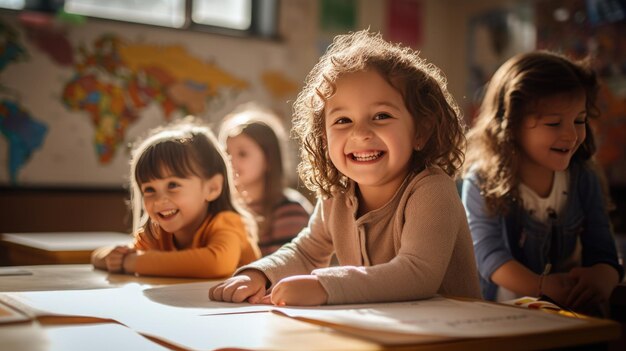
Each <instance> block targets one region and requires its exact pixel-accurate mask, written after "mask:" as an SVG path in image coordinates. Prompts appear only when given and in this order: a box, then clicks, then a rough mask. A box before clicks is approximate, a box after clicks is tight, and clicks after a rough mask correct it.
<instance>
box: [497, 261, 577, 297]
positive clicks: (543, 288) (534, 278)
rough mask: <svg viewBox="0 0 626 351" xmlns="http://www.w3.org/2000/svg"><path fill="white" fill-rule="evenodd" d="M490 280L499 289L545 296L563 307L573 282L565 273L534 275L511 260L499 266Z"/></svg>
mask: <svg viewBox="0 0 626 351" xmlns="http://www.w3.org/2000/svg"><path fill="white" fill-rule="evenodd" d="M491 280H492V281H493V282H494V283H496V284H498V285H499V286H501V287H504V288H506V289H508V290H511V291H513V292H514V293H516V294H518V295H522V296H540V295H547V296H549V297H550V298H551V299H553V300H554V301H556V302H557V303H559V304H562V305H565V303H566V301H567V297H568V294H569V292H570V291H571V289H572V287H574V283H575V282H574V280H573V279H572V278H570V277H569V276H568V275H567V274H565V273H556V274H550V275H546V276H543V277H542V276H541V274H535V273H534V272H532V271H531V270H530V269H528V268H526V267H525V266H524V265H522V264H521V263H519V262H518V261H515V260H511V261H508V262H507V263H505V264H503V265H502V266H500V267H499V268H498V269H496V271H495V272H494V273H493V274H492V275H491Z"/></svg>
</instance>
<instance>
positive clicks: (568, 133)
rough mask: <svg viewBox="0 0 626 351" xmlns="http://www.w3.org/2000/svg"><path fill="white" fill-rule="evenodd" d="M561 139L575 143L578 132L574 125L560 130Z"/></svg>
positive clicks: (565, 126)
mask: <svg viewBox="0 0 626 351" xmlns="http://www.w3.org/2000/svg"><path fill="white" fill-rule="evenodd" d="M561 139H563V140H566V141H575V140H576V139H578V131H577V130H576V126H575V125H573V124H572V125H564V127H563V129H562V130H561Z"/></svg>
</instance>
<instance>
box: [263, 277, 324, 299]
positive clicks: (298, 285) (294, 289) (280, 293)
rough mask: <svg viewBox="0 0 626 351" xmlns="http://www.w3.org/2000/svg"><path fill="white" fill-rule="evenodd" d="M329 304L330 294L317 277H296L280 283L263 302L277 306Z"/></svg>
mask: <svg viewBox="0 0 626 351" xmlns="http://www.w3.org/2000/svg"><path fill="white" fill-rule="evenodd" d="M327 302H328V293H327V292H326V290H325V289H324V287H323V286H322V284H321V283H320V281H319V279H318V277H317V276H315V275H294V276H291V277H287V278H285V279H283V280H281V281H279V282H278V283H277V284H276V286H274V288H273V289H272V293H271V294H270V295H267V296H265V297H264V298H263V300H261V303H267V304H269V303H271V304H274V305H277V306H285V305H291V306H317V305H323V304H326V303H327Z"/></svg>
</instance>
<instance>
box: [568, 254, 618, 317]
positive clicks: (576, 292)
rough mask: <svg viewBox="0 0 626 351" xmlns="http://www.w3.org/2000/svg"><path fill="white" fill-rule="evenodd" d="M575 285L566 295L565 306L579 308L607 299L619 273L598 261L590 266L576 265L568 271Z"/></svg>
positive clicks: (600, 302)
mask: <svg viewBox="0 0 626 351" xmlns="http://www.w3.org/2000/svg"><path fill="white" fill-rule="evenodd" d="M569 276H570V277H571V278H572V279H575V280H576V285H575V286H574V287H573V288H572V289H571V292H570V293H569V295H568V296H567V302H566V305H567V306H571V307H572V308H580V307H585V306H591V305H598V304H603V303H606V302H608V301H609V297H611V293H612V292H613V289H614V288H615V286H616V285H617V283H618V282H619V275H618V273H617V271H616V270H615V268H613V267H612V266H610V265H607V264H603V263H599V264H596V265H593V266H591V267H576V268H574V269H572V270H571V271H570V273H569Z"/></svg>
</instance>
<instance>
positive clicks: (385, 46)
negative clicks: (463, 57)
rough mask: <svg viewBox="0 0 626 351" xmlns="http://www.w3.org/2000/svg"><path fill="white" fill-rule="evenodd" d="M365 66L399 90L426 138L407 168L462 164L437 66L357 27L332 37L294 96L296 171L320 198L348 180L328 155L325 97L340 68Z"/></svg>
mask: <svg viewBox="0 0 626 351" xmlns="http://www.w3.org/2000/svg"><path fill="white" fill-rule="evenodd" d="M367 69H374V70H376V71H377V72H379V73H380V74H381V75H382V76H383V77H384V78H385V79H386V80H387V82H388V83H389V84H390V85H391V86H393V87H394V88H395V89H396V90H398V92H400V94H401V95H402V97H403V99H404V102H405V105H406V107H407V110H408V111H409V112H410V113H411V115H412V116H413V119H414V121H415V126H416V130H417V136H418V137H421V138H423V139H424V140H426V142H425V144H424V146H423V148H422V149H421V150H420V151H419V152H418V151H414V152H413V157H412V159H411V166H410V167H409V169H410V171H413V172H415V171H419V170H421V169H423V168H424V167H430V166H438V167H440V168H441V169H443V170H444V171H445V172H446V173H447V174H449V175H450V176H454V175H455V173H456V172H457V171H458V169H459V168H460V167H461V165H462V164H463V158H464V146H465V136H464V128H465V127H464V123H463V120H462V117H461V112H460V110H459V108H458V106H457V104H456V102H455V101H454V99H453V98H452V95H450V93H449V92H448V90H447V88H446V86H447V82H446V79H445V77H444V76H443V74H442V72H441V71H440V70H439V69H438V68H437V67H435V66H434V65H433V64H431V63H427V62H426V61H425V60H424V59H422V58H420V57H419V55H418V53H417V52H415V51H413V50H411V49H410V48H407V47H403V46H401V45H400V44H393V43H390V42H387V41H385V40H384V39H383V38H382V35H381V34H380V33H370V32H369V31H367V30H362V31H359V32H355V33H350V34H346V35H339V36H336V37H335V39H334V41H333V43H332V44H331V45H330V47H329V48H328V50H327V51H326V53H325V54H324V55H323V56H322V57H321V58H320V60H319V62H318V63H317V64H316V65H315V66H314V67H313V69H312V70H311V72H310V73H309V75H308V76H307V79H306V82H305V86H304V88H303V89H302V91H301V92H300V94H299V95H298V98H297V99H296V101H295V102H294V105H293V108H294V115H293V130H292V131H293V134H294V135H295V137H296V138H297V139H298V140H299V141H300V142H301V145H302V147H301V148H300V154H301V157H302V161H301V162H300V164H299V166H298V172H299V174H300V177H301V178H302V180H303V181H304V183H305V185H306V186H307V187H308V188H309V189H310V190H312V191H315V192H317V194H318V195H320V196H322V197H324V198H326V197H331V196H332V194H333V192H335V191H339V190H344V189H346V187H347V186H348V179H347V177H345V176H344V175H343V174H341V173H340V172H339V170H338V169H337V168H336V167H335V166H334V165H333V163H332V162H331V160H330V157H329V155H328V151H327V142H326V131H325V125H324V112H325V111H324V110H325V103H326V101H327V100H328V99H329V98H330V97H331V96H332V95H333V94H334V92H335V90H336V85H335V82H336V81H337V79H339V78H340V77H341V76H342V75H343V74H346V73H351V72H357V71H364V70H367Z"/></svg>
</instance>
